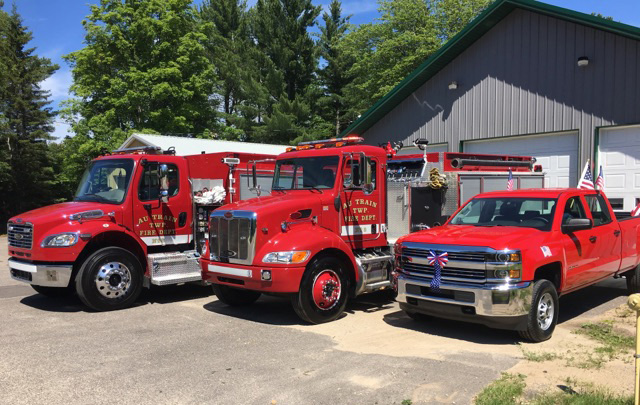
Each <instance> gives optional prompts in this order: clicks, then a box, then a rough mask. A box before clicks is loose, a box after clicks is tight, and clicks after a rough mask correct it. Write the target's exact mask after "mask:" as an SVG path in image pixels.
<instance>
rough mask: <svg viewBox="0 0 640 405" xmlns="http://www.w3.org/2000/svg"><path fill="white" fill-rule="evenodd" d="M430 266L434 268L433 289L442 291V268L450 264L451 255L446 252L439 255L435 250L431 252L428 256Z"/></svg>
mask: <svg viewBox="0 0 640 405" xmlns="http://www.w3.org/2000/svg"><path fill="white" fill-rule="evenodd" d="M427 260H428V261H429V264H430V265H432V266H433V279H431V286H430V287H431V289H432V290H434V291H437V290H439V289H440V279H441V278H442V268H443V267H444V266H445V265H446V264H447V263H448V262H449V253H447V252H444V253H441V254H439V255H437V254H436V253H435V252H434V251H433V250H430V251H429V256H427Z"/></svg>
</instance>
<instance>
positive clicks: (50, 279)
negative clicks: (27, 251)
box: [8, 259, 73, 287]
mask: <svg viewBox="0 0 640 405" xmlns="http://www.w3.org/2000/svg"><path fill="white" fill-rule="evenodd" d="M8 263H9V272H10V273H11V278H12V279H14V280H17V281H22V282H25V283H29V284H34V285H39V286H43V287H67V286H68V285H69V281H70V280H71V273H72V272H73V266H72V265H71V264H68V265H66V264H33V263H29V262H22V261H19V260H15V259H9V261H8Z"/></svg>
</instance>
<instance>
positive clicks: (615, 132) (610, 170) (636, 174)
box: [596, 126, 640, 211]
mask: <svg viewBox="0 0 640 405" xmlns="http://www.w3.org/2000/svg"><path fill="white" fill-rule="evenodd" d="M598 165H602V170H603V171H604V192H605V193H606V194H607V197H609V199H610V200H611V205H613V208H614V209H615V210H623V211H631V209H633V207H635V206H636V199H638V198H640V126H633V127H624V128H608V129H607V128H603V129H601V130H600V144H599V145H598ZM597 170H600V169H599V168H598V169H597ZM597 170H596V172H597Z"/></svg>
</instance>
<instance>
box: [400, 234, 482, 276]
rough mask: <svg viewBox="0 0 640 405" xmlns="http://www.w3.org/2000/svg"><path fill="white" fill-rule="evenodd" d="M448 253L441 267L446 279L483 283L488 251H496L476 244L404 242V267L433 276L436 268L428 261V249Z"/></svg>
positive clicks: (416, 274)
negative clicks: (445, 262)
mask: <svg viewBox="0 0 640 405" xmlns="http://www.w3.org/2000/svg"><path fill="white" fill-rule="evenodd" d="M430 251H433V252H435V253H436V254H441V253H442V252H447V255H448V259H449V261H448V263H447V265H446V266H445V267H444V268H443V269H442V273H441V276H442V279H443V280H444V281H457V282H467V283H484V282H486V281H487V277H488V276H487V265H486V262H485V257H486V254H487V253H489V252H491V251H493V250H492V249H489V248H478V247H477V246H455V245H439V244H422V243H414V242H405V243H403V244H402V260H401V263H402V264H401V267H402V269H403V270H404V271H405V272H407V273H408V274H410V275H411V276H415V277H424V278H427V279H432V278H433V275H434V268H433V266H432V265H430V264H428V259H427V258H428V256H429V252H430Z"/></svg>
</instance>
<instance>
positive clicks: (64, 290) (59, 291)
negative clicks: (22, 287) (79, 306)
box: [31, 284, 74, 298]
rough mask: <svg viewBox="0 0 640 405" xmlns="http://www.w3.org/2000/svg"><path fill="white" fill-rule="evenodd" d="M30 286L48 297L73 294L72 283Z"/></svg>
mask: <svg viewBox="0 0 640 405" xmlns="http://www.w3.org/2000/svg"><path fill="white" fill-rule="evenodd" d="M31 288H33V289H34V290H36V292H37V293H38V294H41V295H44V296H46V297H49V298H62V297H70V296H71V295H73V293H74V291H73V284H71V285H69V286H68V287H43V286H41V285H33V284H32V285H31Z"/></svg>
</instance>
